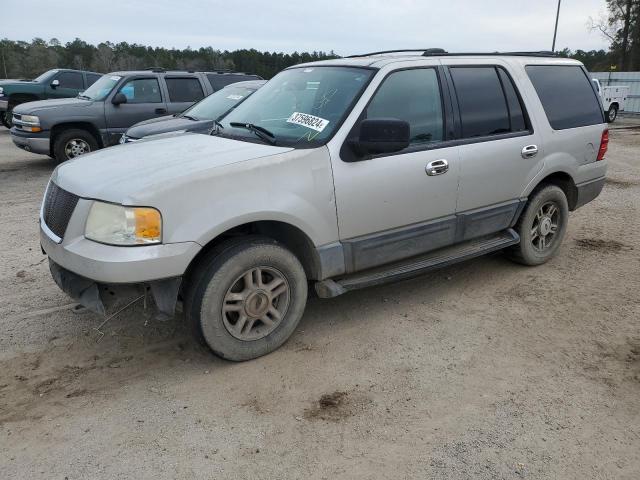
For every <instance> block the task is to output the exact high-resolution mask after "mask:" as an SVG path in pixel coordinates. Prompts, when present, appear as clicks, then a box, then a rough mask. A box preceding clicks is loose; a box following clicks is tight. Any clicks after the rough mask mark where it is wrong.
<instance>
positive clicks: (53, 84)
mask: <svg viewBox="0 0 640 480" xmlns="http://www.w3.org/2000/svg"><path fill="white" fill-rule="evenodd" d="M59 86H60V80H58V79H57V78H56V79H55V80H54V81H53V82H51V88H57V87H59Z"/></svg>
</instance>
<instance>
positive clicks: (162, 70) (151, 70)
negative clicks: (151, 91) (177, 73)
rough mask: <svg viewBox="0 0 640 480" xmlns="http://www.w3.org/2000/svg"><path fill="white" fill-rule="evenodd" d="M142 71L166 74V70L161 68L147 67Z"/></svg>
mask: <svg viewBox="0 0 640 480" xmlns="http://www.w3.org/2000/svg"><path fill="white" fill-rule="evenodd" d="M144 70H148V71H150V72H153V73H164V72H166V70H165V69H164V68H162V67H148V68H145V69H144Z"/></svg>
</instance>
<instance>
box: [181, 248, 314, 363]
mask: <svg viewBox="0 0 640 480" xmlns="http://www.w3.org/2000/svg"><path fill="white" fill-rule="evenodd" d="M306 301H307V278H306V275H305V273H304V268H303V267H302V265H301V264H300V262H299V261H298V259H297V258H296V256H295V255H293V253H291V252H290V251H289V250H287V249H286V248H284V247H283V246H281V245H280V244H279V243H277V242H275V241H274V240H271V239H269V238H265V237H247V238H245V239H241V240H238V239H234V240H231V241H229V242H227V243H226V244H222V245H221V246H220V247H218V248H216V249H215V250H214V251H213V252H212V254H211V255H209V256H205V257H204V258H203V259H202V263H201V264H200V265H199V266H198V267H197V268H196V270H195V271H194V273H193V274H192V275H191V278H189V279H188V283H187V287H186V292H185V311H186V315H187V319H188V320H189V322H190V323H191V325H192V327H193V328H194V333H195V334H196V336H197V337H199V338H200V339H202V340H204V342H205V343H206V344H207V345H208V346H209V348H210V349H211V350H212V351H213V352H214V353H215V354H216V355H218V356H220V357H222V358H225V359H228V360H234V361H243V360H250V359H253V358H257V357H260V356H262V355H266V354H267V353H270V352H272V351H274V350H276V349H277V348H278V347H280V346H281V345H282V344H283V343H284V342H286V340H287V339H288V338H289V337H290V336H291V334H292V333H293V331H294V330H295V328H296V326H297V325H298V322H299V321H300V319H301V318H302V314H303V313H304V308H305V304H306Z"/></svg>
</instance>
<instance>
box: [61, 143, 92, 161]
mask: <svg viewBox="0 0 640 480" xmlns="http://www.w3.org/2000/svg"><path fill="white" fill-rule="evenodd" d="M90 151H91V147H90V146H89V144H88V143H87V142H85V141H84V140H83V139H82V138H72V139H71V140H69V141H68V142H67V144H66V145H65V146H64V154H65V156H66V157H67V159H71V158H75V157H78V156H80V155H82V154H83V153H89V152H90Z"/></svg>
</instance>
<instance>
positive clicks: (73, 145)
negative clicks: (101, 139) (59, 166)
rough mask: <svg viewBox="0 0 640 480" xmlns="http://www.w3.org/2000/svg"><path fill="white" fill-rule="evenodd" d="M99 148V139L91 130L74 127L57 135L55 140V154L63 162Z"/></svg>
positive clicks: (57, 160)
mask: <svg viewBox="0 0 640 480" xmlns="http://www.w3.org/2000/svg"><path fill="white" fill-rule="evenodd" d="M98 148H99V146H98V141H97V140H96V138H95V137H94V136H93V135H92V134H91V133H90V132H88V131H86V130H81V129H78V128H72V129H70V130H65V131H63V132H61V133H60V134H58V135H57V136H56V138H55V140H54V142H53V156H54V158H55V160H56V162H58V163H62V162H66V161H67V160H71V159H72V158H76V157H79V156H80V155H84V154H85V153H89V152H93V151H94V150H97V149H98Z"/></svg>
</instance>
